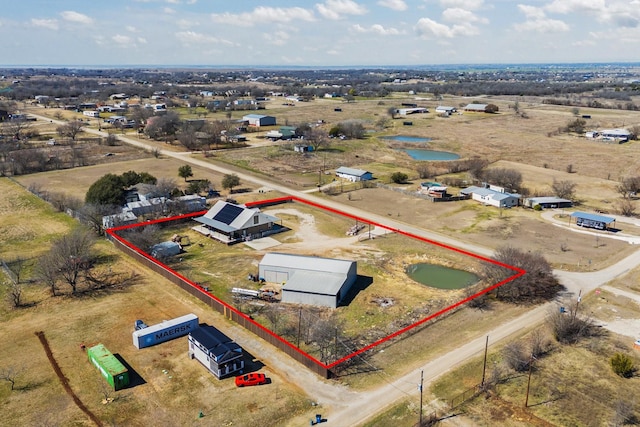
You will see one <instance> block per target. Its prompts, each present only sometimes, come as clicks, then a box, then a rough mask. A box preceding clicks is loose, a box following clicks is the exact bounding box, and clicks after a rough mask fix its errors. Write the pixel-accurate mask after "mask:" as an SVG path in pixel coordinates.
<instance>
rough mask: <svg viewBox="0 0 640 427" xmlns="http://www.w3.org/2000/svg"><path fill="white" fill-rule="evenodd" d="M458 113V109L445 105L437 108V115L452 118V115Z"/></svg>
mask: <svg viewBox="0 0 640 427" xmlns="http://www.w3.org/2000/svg"><path fill="white" fill-rule="evenodd" d="M456 111H458V110H457V109H456V107H446V106H444V105H438V106H437V107H436V113H438V114H444V115H447V116H450V115H451V114H453V113H455V112H456Z"/></svg>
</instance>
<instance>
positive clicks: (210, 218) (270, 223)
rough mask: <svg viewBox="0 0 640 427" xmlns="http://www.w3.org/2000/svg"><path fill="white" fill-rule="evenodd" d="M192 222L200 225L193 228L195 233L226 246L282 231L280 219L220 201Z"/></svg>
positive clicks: (254, 209) (256, 209)
mask: <svg viewBox="0 0 640 427" xmlns="http://www.w3.org/2000/svg"><path fill="white" fill-rule="evenodd" d="M194 220H195V221H197V222H199V223H200V224H201V225H198V226H195V227H193V229H194V230H195V231H197V232H199V233H202V234H204V235H205V236H209V237H211V238H213V239H216V240H219V241H221V242H222V243H226V244H227V245H230V244H233V243H238V242H242V241H245V240H251V239H259V238H261V237H266V236H268V235H270V234H275V233H279V232H280V231H283V230H284V228H283V227H282V225H281V224H278V222H279V221H280V219H279V218H277V217H275V216H271V215H267V214H265V213H262V212H260V209H258V208H247V207H245V206H243V205H235V204H233V203H229V202H225V201H222V200H219V201H218V202H216V204H215V205H213V207H212V208H211V209H209V211H208V212H207V213H206V214H204V215H203V216H201V217H198V218H194Z"/></svg>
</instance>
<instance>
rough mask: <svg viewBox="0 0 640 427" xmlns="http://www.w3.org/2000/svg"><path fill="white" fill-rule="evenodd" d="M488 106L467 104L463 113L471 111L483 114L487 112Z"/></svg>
mask: <svg viewBox="0 0 640 427" xmlns="http://www.w3.org/2000/svg"><path fill="white" fill-rule="evenodd" d="M487 107H488V104H467V106H466V107H464V111H471V112H476V113H485V112H486V111H487Z"/></svg>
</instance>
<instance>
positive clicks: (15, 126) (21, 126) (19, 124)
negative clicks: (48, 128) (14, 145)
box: [4, 117, 33, 141]
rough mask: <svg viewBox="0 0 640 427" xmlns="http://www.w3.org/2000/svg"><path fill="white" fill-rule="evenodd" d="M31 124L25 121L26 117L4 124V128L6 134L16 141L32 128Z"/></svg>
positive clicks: (13, 119)
mask: <svg viewBox="0 0 640 427" xmlns="http://www.w3.org/2000/svg"><path fill="white" fill-rule="evenodd" d="M32 124H33V122H31V121H29V120H27V118H26V117H16V118H12V119H10V120H7V121H6V122H4V126H5V127H6V129H7V130H6V132H7V133H8V134H9V135H11V137H12V138H14V139H17V140H18V141H19V140H21V139H22V137H23V136H24V134H25V133H27V131H28V130H29V129H30V128H31V127H32Z"/></svg>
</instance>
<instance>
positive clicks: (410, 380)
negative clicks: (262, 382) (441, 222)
mask: <svg viewBox="0 0 640 427" xmlns="http://www.w3.org/2000/svg"><path fill="white" fill-rule="evenodd" d="M34 116H35V115H34ZM37 117H38V118H40V119H42V120H51V119H49V118H47V117H43V116H37ZM52 121H53V122H58V121H55V120H52ZM62 123H63V122H60V124H62ZM85 132H87V133H92V134H95V135H99V136H106V133H104V132H100V131H97V130H93V129H85ZM118 138H119V139H120V140H122V141H123V142H126V143H128V144H131V145H134V146H136V147H139V148H142V149H148V150H150V149H151V148H152V147H150V146H147V145H146V144H144V143H142V142H139V141H136V140H133V139H130V138H127V137H123V136H118ZM162 155H164V156H170V157H174V158H177V159H180V160H181V161H184V162H188V163H191V164H194V165H197V166H200V167H203V168H208V169H210V170H213V171H216V172H219V173H222V174H228V173H236V174H237V175H238V176H239V177H240V179H241V180H244V181H248V182H254V183H256V184H258V185H260V186H266V187H270V188H273V189H274V190H277V191H280V192H282V193H284V194H291V195H295V196H297V197H300V198H302V199H306V200H310V201H313V202H316V203H321V204H324V205H327V206H329V207H332V208H336V209H338V210H341V211H344V212H348V213H350V214H352V215H356V216H361V217H364V218H367V219H369V220H372V221H375V222H378V223H379V224H383V225H384V226H386V227H389V228H390V229H392V230H397V229H403V230H405V231H408V232H410V233H413V234H415V235H418V236H420V237H423V238H426V239H430V240H433V241H435V242H440V243H443V244H446V245H449V246H452V247H456V248H459V249H461V250H463V251H467V252H471V253H475V254H480V255H483V256H491V254H492V251H491V250H489V249H487V248H484V247H480V246H478V245H471V244H468V243H465V242H461V241H457V240H455V239H452V238H450V237H446V236H442V235H440V234H437V233H434V232H431V231H427V230H423V229H419V228H416V227H413V226H410V225H407V224H404V223H401V222H398V221H395V220H393V219H390V218H387V217H381V216H378V215H373V214H370V213H368V212H363V211H360V210H359V209H356V208H354V207H352V206H348V205H342V204H339V203H336V202H333V201H328V200H326V199H320V198H318V197H314V196H312V195H309V194H306V193H303V192H299V191H294V190H291V189H289V188H287V187H284V186H282V185H279V184H277V183H274V182H271V181H269V180H266V179H262V178H258V177H255V176H252V175H248V174H244V173H238V172H236V171H231V170H229V169H228V168H225V167H223V166H219V165H215V164H211V163H209V162H206V161H203V160H199V159H194V158H192V157H191V154H190V153H176V152H172V151H166V150H163V151H162ZM638 265H640V251H636V252H634V253H633V254H632V255H630V256H628V257H627V258H625V259H623V260H622V261H620V262H618V263H617V264H615V265H612V266H610V267H608V268H605V269H603V270H600V271H595V272H588V273H571V272H565V271H559V270H557V271H555V274H556V276H557V277H558V278H559V280H560V282H561V283H562V284H563V285H565V286H566V287H567V290H568V292H569V293H571V294H573V295H577V293H578V292H582V294H583V295H584V294H586V293H587V292H589V291H591V290H593V289H595V288H596V287H599V286H602V285H604V284H605V283H607V282H608V281H610V280H611V279H613V278H615V277H617V276H620V275H622V274H624V273H626V272H627V271H630V270H631V269H633V268H635V267H636V266H638ZM554 304H555V303H548V304H545V305H543V306H539V307H537V308H535V309H532V310H531V311H529V312H527V313H526V314H524V315H522V316H520V317H518V318H516V319H513V320H512V321H510V322H508V323H505V324H502V325H496V326H495V328H494V329H493V330H491V331H489V332H488V333H487V334H484V333H483V334H482V335H481V336H478V337H477V338H475V339H473V340H471V341H469V342H468V343H467V344H465V345H463V346H461V347H459V348H457V349H456V350H454V351H451V352H449V353H447V354H443V355H441V356H439V357H437V358H435V359H432V360H430V361H426V362H425V364H424V365H422V366H421V367H420V368H418V369H415V370H413V371H411V372H409V373H407V374H405V375H403V376H402V377H400V378H397V379H393V380H391V382H388V383H387V384H386V385H383V386H381V387H379V388H377V389H375V390H368V391H366V392H355V391H352V390H348V389H347V388H346V387H344V386H342V385H339V384H335V383H332V382H329V381H325V380H322V379H321V378H319V377H317V376H316V375H314V374H312V373H311V372H310V371H308V370H307V369H305V368H304V367H303V366H302V365H299V364H297V363H295V362H293V361H292V360H291V359H290V358H288V357H287V356H286V355H284V354H283V353H280V352H279V351H277V350H276V349H274V348H273V347H271V346H269V345H268V344H266V343H265V342H263V341H261V340H259V339H256V338H255V337H254V336H253V335H252V334H250V333H249V332H248V331H246V330H244V329H243V328H241V327H240V326H237V325H233V326H230V327H229V328H224V329H232V330H233V332H232V336H236V337H238V338H239V339H238V341H241V342H242V345H243V346H246V347H247V349H248V350H249V351H250V352H252V353H253V354H260V355H261V359H262V360H263V361H264V363H265V364H266V365H267V366H268V367H272V368H273V369H276V370H277V371H278V372H280V373H282V375H283V376H284V377H285V378H286V379H287V380H288V381H290V382H291V383H293V384H297V385H298V386H299V387H300V388H301V389H303V390H304V392H305V393H306V394H307V395H308V396H309V398H310V399H311V400H312V401H314V402H317V403H319V404H320V405H322V415H323V416H324V417H325V418H327V420H328V421H327V423H326V424H325V425H327V426H345V427H351V426H357V425H361V424H362V423H364V422H366V421H367V420H369V419H371V418H372V417H374V416H375V415H377V414H379V413H380V412H382V411H384V410H385V409H386V408H388V407H389V406H390V405H392V404H393V403H394V402H396V401H397V400H399V399H401V398H403V397H405V396H414V397H415V398H416V399H417V398H418V393H419V392H418V390H417V384H418V382H419V379H420V372H421V371H424V384H425V387H428V386H429V384H430V383H431V382H433V381H434V380H435V379H437V378H438V377H440V376H441V375H443V374H444V373H446V372H447V371H449V370H451V369H452V368H454V367H456V366H457V365H459V364H461V363H464V362H465V361H466V360H468V359H469V358H470V357H473V356H477V355H479V354H481V352H482V351H483V350H484V343H485V335H488V336H489V342H490V344H491V345H495V344H496V343H498V342H500V341H501V340H504V339H505V338H507V337H509V336H511V335H513V334H517V333H522V331H523V330H527V329H528V328H534V327H536V326H537V325H539V324H540V323H541V322H542V321H543V320H544V317H545V315H546V313H547V312H548V311H549V310H552V309H555V307H554ZM308 422H309V420H308V419H302V418H299V419H294V420H291V422H290V423H289V425H291V426H301V425H307V424H308Z"/></svg>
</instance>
